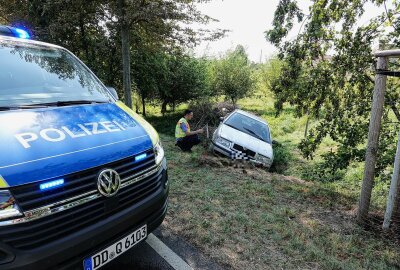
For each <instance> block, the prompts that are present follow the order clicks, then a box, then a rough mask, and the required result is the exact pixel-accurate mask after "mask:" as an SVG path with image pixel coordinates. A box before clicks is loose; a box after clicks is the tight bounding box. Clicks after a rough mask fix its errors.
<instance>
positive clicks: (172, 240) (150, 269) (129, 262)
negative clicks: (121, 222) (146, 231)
mask: <svg viewBox="0 0 400 270" xmlns="http://www.w3.org/2000/svg"><path fill="white" fill-rule="evenodd" d="M190 269H195V270H198V269H199V270H206V269H207V270H208V269H212V270H222V269H223V268H222V267H221V266H220V265H218V264H216V263H215V262H213V261H212V260H210V259H209V258H207V256H205V255H204V254H202V253H201V252H200V251H199V250H198V249H197V248H195V247H193V246H192V245H190V244H189V243H188V242H187V241H185V240H184V239H182V238H181V237H179V236H176V235H173V234H171V233H169V232H168V230H166V229H165V228H163V227H162V226H161V227H160V228H159V229H157V230H156V231H155V232H153V234H151V235H149V236H148V239H147V240H146V241H145V242H142V243H140V244H138V245H137V246H136V247H134V248H132V249H130V250H128V251H127V252H125V253H124V254H122V255H121V256H119V257H118V258H116V259H115V260H113V261H111V262H110V263H108V264H106V265H105V266H103V267H102V268H101V269H100V270H190ZM69 270H83V266H82V265H76V266H74V267H72V268H71V269H69Z"/></svg>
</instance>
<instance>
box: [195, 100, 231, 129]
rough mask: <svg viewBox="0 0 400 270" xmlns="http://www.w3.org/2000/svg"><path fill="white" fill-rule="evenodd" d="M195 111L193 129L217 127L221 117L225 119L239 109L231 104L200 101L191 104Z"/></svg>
mask: <svg viewBox="0 0 400 270" xmlns="http://www.w3.org/2000/svg"><path fill="white" fill-rule="evenodd" d="M189 108H190V109H191V110H193V115H194V117H193V119H192V129H198V128H202V127H204V126H205V125H207V124H208V125H209V126H211V127H213V126H214V127H216V126H218V125H219V122H220V117H225V116H226V115H227V114H229V113H231V112H233V111H234V110H235V109H237V108H238V107H237V106H235V105H233V104H232V103H229V102H220V103H213V102H211V101H210V100H200V101H196V102H192V103H190V104H189Z"/></svg>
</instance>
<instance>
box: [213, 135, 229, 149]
mask: <svg viewBox="0 0 400 270" xmlns="http://www.w3.org/2000/svg"><path fill="white" fill-rule="evenodd" d="M215 142H216V143H218V144H220V145H222V146H225V147H226V148H230V147H231V144H232V142H231V141H228V140H227V139H224V138H222V137H218V138H217V139H216V140H215Z"/></svg>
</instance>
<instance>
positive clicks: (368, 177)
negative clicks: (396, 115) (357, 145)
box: [357, 57, 388, 222]
mask: <svg viewBox="0 0 400 270" xmlns="http://www.w3.org/2000/svg"><path fill="white" fill-rule="evenodd" d="M387 62H388V59H387V57H378V63H377V69H387ZM385 91H386V76H385V75H382V74H376V76H375V88H374V95H373V100H372V111H371V119H370V122H369V131H368V144H367V149H366V153H365V168H364V178H363V183H362V188H361V194H360V202H359V206H358V213H357V220H358V221H359V222H362V221H363V219H364V218H366V217H367V215H368V211H369V206H370V202H371V192H372V188H373V185H374V174H375V165H376V154H377V152H378V140H379V133H380V129H381V121H382V114H383V105H384V101H385Z"/></svg>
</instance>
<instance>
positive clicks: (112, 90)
mask: <svg viewBox="0 0 400 270" xmlns="http://www.w3.org/2000/svg"><path fill="white" fill-rule="evenodd" d="M107 89H108V92H110V94H111V95H112V96H113V97H114V98H115V99H116V100H119V97H118V93H117V90H115V88H114V87H108V86H107Z"/></svg>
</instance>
